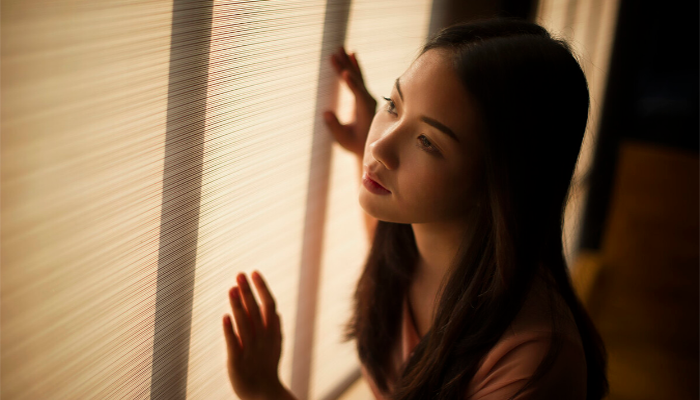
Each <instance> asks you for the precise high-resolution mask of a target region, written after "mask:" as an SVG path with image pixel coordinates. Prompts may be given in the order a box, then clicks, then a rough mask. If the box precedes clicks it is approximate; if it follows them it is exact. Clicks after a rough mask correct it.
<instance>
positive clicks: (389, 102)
mask: <svg viewBox="0 0 700 400" xmlns="http://www.w3.org/2000/svg"><path fill="white" fill-rule="evenodd" d="M382 97H383V98H384V100H386V101H387V104H386V111H387V112H388V113H389V114H394V115H396V105H395V104H394V100H392V99H391V98H390V97H384V96H382Z"/></svg>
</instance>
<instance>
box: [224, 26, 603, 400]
mask: <svg viewBox="0 0 700 400" xmlns="http://www.w3.org/2000/svg"><path fill="white" fill-rule="evenodd" d="M332 63H333V65H334V67H335V69H336V71H337V72H338V73H339V74H341V76H342V77H343V79H344V80H345V82H346V83H347V84H348V85H349V87H350V88H351V89H352V91H353V93H354V95H355V97H356V106H357V107H356V119H355V121H354V122H353V123H352V124H350V125H341V124H340V123H339V122H338V120H337V118H336V117H335V115H334V114H333V113H331V112H328V113H326V118H327V123H328V126H329V128H330V131H331V133H332V134H333V136H334V138H335V140H337V141H338V143H339V144H340V145H341V146H343V147H344V148H345V149H347V150H348V151H351V152H353V153H355V154H356V155H357V156H358V161H359V165H360V168H361V169H362V170H363V177H362V188H361V192H360V196H359V202H360V205H361V206H362V208H363V209H364V210H365V212H366V213H367V220H366V222H367V226H368V232H369V233H370V237H371V240H372V245H371V249H370V252H369V255H368V258H367V262H366V264H365V268H364V271H363V273H362V275H361V277H360V279H359V282H358V285H357V287H356V291H355V296H354V313H353V315H352V316H351V318H350V319H349V322H348V324H347V326H346V331H345V340H346V341H347V340H353V339H354V340H356V343H357V348H358V354H359V358H360V361H361V363H362V372H363V375H364V376H365V378H366V379H367V381H368V383H369V385H370V386H371V388H372V391H373V392H374V394H375V397H376V398H378V399H383V398H385V399H402V400H403V399H473V400H476V399H493V400H495V399H581V400H583V399H601V398H602V397H603V396H604V395H605V394H607V390H608V385H607V379H606V373H605V370H606V356H605V350H604V347H603V343H602V341H601V338H600V336H599V334H598V333H597V331H596V329H595V327H594V326H593V324H592V322H591V320H590V318H589V317H588V315H587V314H586V311H585V310H584V308H583V307H582V305H581V303H580V301H579V300H578V299H577V298H576V296H575V294H574V291H573V289H572V285H571V282H570V278H569V275H568V270H567V265H566V261H565V258H564V256H563V249H562V224H563V213H564V209H565V205H566V200H567V196H568V189H569V185H570V183H571V178H572V174H573V172H574V166H575V164H576V160H577V158H578V154H579V150H580V147H581V142H582V139H583V135H584V131H585V128H586V123H587V119H588V107H589V97H588V88H587V83H586V79H585V76H584V74H583V72H582V70H581V68H580V66H579V65H578V63H577V62H576V59H575V58H574V57H573V55H572V54H571V52H570V50H569V48H568V46H567V45H566V43H564V42H562V41H559V40H556V39H553V38H552V37H550V35H549V34H548V32H547V31H546V30H545V29H543V28H542V27H540V26H538V25H536V24H532V23H528V22H523V21H513V20H490V21H481V22H472V23H462V24H456V25H453V26H450V27H447V28H445V29H443V30H441V31H440V32H438V33H437V34H436V35H434V36H433V37H432V38H431V39H430V40H429V41H428V42H427V43H426V44H425V45H424V46H423V48H422V51H421V53H420V55H419V56H418V57H417V59H416V60H414V62H413V63H412V64H411V65H410V67H409V68H408V69H407V70H406V71H405V72H404V73H403V74H402V75H401V76H399V77H398V79H396V81H395V84H394V86H393V88H392V91H391V93H390V94H389V95H388V96H387V97H385V100H386V102H387V103H386V106H385V107H383V108H382V109H381V110H380V111H379V112H377V113H376V114H375V110H376V105H377V102H376V101H375V100H374V99H373V98H372V96H371V95H370V94H369V93H368V91H367V89H366V88H365V85H364V81H363V77H362V73H361V71H360V67H359V65H358V63H357V59H356V58H355V55H354V54H347V53H345V51H344V49H342V48H341V49H340V50H339V52H338V53H337V54H334V55H333V57H332ZM244 280H245V276H243V281H240V282H241V283H243V282H244ZM254 281H255V282H256V285H257V286H258V291H259V292H260V293H261V299H262V301H263V303H264V304H265V309H266V310H267V311H266V319H265V320H266V321H271V322H270V323H266V322H265V323H264V322H262V318H261V317H260V312H259V311H258V309H257V304H255V300H254V298H253V297H252V293H251V292H250V290H249V289H247V285H243V284H242V285H241V289H242V290H241V293H242V296H243V298H244V301H245V304H246V307H247V305H248V304H250V305H251V307H247V310H248V312H249V314H250V317H246V313H245V312H244V311H243V307H242V306H241V302H240V301H238V302H236V301H233V300H232V306H233V310H234V315H235V316H236V321H237V326H238V327H239V335H240V336H241V342H243V348H245V347H246V346H245V343H246V340H250V343H252V345H251V346H248V347H249V348H253V349H257V350H256V351H257V353H256V352H251V351H250V350H249V353H248V354H249V355H248V357H249V360H248V361H247V362H248V363H249V364H245V365H247V368H243V367H239V368H237V367H236V366H235V365H234V364H236V360H238V362H239V364H238V365H244V364H240V361H241V360H243V359H244V358H243V357H238V356H236V354H234V353H236V352H239V353H241V354H242V352H241V347H239V342H238V340H236V336H235V335H234V333H233V329H232V326H231V322H230V321H229V320H227V319H225V320H224V330H225V333H226V336H227V343H228V344H229V374H230V377H231V381H232V384H233V386H234V390H236V393H238V394H239V396H241V397H242V398H245V397H243V396H249V397H250V398H293V397H292V396H291V394H289V392H288V391H286V390H285V389H284V388H283V387H282V385H281V384H279V380H278V379H277V371H276V369H277V363H278V361H279V348H278V346H277V344H278V337H279V317H278V316H277V314H276V313H275V312H274V300H272V296H271V294H270V293H269V290H267V288H266V287H265V285H264V282H263V281H262V279H261V277H260V276H259V274H257V273H256V274H254ZM232 293H238V292H237V290H236V288H235V287H234V288H233V289H232ZM267 316H269V317H267ZM239 317H240V318H239ZM239 319H240V323H239ZM251 320H252V321H253V322H252V323H251V324H252V325H253V326H254V327H255V329H260V331H259V332H263V333H264V334H265V335H269V337H270V339H267V340H268V342H265V341H264V340H265V339H260V340H259V341H256V340H255V339H254V338H253V339H246V337H244V336H247V337H251V334H250V332H249V329H248V326H250V325H251V324H248V321H251ZM241 327H242V329H241ZM265 335H263V337H266V336H265ZM256 343H271V344H274V345H272V346H271V347H270V348H271V349H272V350H270V351H267V350H265V349H264V345H257V346H258V347H256ZM250 354H254V355H250ZM262 355H264V356H262ZM261 357H262V358H261ZM232 360H233V361H232ZM253 360H255V361H253ZM261 360H268V361H262V362H261ZM250 363H252V364H250ZM255 363H260V365H261V367H260V369H259V370H256V371H258V372H259V373H258V374H256V375H252V373H251V375H248V376H246V375H244V374H245V372H243V371H248V372H250V371H251V369H250V366H251V365H254V364H255ZM263 366H265V367H263ZM237 371H238V372H237ZM262 381H265V382H275V383H274V384H268V385H267V386H268V387H271V388H274V389H270V390H268V391H267V392H265V390H264V389H261V388H262V387H264V386H265V385H264V384H262V383H260V382H262ZM256 387H258V388H257V389H256Z"/></svg>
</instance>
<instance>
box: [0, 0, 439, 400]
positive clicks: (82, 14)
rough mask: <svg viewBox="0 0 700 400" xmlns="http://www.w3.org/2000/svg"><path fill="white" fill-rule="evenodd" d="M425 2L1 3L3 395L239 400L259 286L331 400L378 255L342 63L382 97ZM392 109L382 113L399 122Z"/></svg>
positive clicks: (291, 357)
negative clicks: (336, 61) (345, 59)
mask: <svg viewBox="0 0 700 400" xmlns="http://www.w3.org/2000/svg"><path fill="white" fill-rule="evenodd" d="M429 10H430V4H429V1H427V0H412V1H401V2H399V1H397V0H393V1H389V0H382V1H369V0H363V1H355V2H352V3H350V2H349V1H344V2H341V1H324V0H286V1H282V0H276V1H194V0H190V1H179V0H178V1H174V2H173V1H164V0H148V1H127V0H103V1H99V2H91V1H86V0H81V1H68V0H52V1H50V0H44V1H34V2H21V1H6V2H3V3H2V10H1V14H2V15H1V18H2V20H1V22H2V26H1V28H0V29H2V31H1V33H2V48H1V52H2V53H1V56H2V61H1V63H2V64H1V68H2V69H1V71H2V94H1V96H2V98H1V100H2V109H1V113H2V114H1V117H2V121H1V129H2V135H1V137H0V147H1V154H0V155H1V157H2V160H1V165H0V168H1V182H2V192H1V195H0V196H1V198H0V201H1V205H0V207H1V212H2V226H1V232H0V233H1V235H2V248H1V251H2V253H1V262H2V269H1V271H0V273H1V277H0V278H1V287H0V290H1V299H0V300H1V310H0V311H1V316H0V318H1V321H0V323H1V324H2V334H1V338H0V340H1V342H0V346H1V348H0V353H1V354H0V362H1V369H0V378H1V381H0V386H1V388H0V391H1V393H0V394H1V395H2V397H3V398H8V399H62V398H167V399H178V398H191V399H199V398H207V399H210V398H235V395H234V394H233V391H232V389H231V386H230V383H229V382H228V377H227V372H226V368H225V362H226V347H225V341H224V337H223V332H222V330H221V318H222V316H223V314H225V313H229V314H230V313H231V311H230V306H229V303H228V299H227V290H228V289H229V288H230V287H231V286H233V285H235V284H236V283H235V276H236V274H237V273H238V272H245V273H246V274H247V275H248V276H250V273H251V272H252V271H253V270H259V271H261V272H262V274H263V275H264V276H265V277H266V279H267V281H268V284H269V286H270V287H271V289H272V291H273V295H274V296H275V298H276V299H277V305H278V311H279V313H280V315H281V317H282V328H283V337H284V339H283V353H282V358H281V362H280V377H281V379H282V382H283V383H284V384H285V385H286V386H287V387H290V388H291V389H292V391H293V392H294V393H295V395H297V396H298V397H299V398H319V399H321V398H323V399H325V398H332V397H333V396H335V394H337V393H338V391H339V388H342V386H343V384H344V382H347V381H348V379H351V378H352V377H356V376H359V372H358V360H357V356H356V354H355V348H354V343H344V344H341V343H340V336H341V327H342V324H344V323H345V322H346V320H347V318H348V317H349V316H350V314H349V313H350V304H351V294H352V290H353V289H354V286H355V283H356V280H357V278H358V277H359V273H360V272H361V267H362V264H363V262H364V259H365V256H366V251H367V249H368V244H367V239H366V237H365V234H364V230H363V228H362V214H361V213H362V210H361V208H360V207H359V204H358V203H357V194H358V192H357V191H358V190H359V176H356V175H357V166H356V164H355V162H356V161H355V160H354V158H353V156H351V155H349V154H347V153H346V152H344V150H342V149H340V148H339V146H338V145H337V144H334V143H332V140H331V138H330V134H329V133H328V132H327V131H326V130H325V126H324V125H323V122H322V119H321V112H322V111H323V110H325V109H337V111H338V113H339V115H340V117H341V120H343V119H345V120H347V119H348V118H350V115H351V111H352V106H353V105H352V102H351V96H350V93H349V91H348V90H347V89H346V88H345V87H344V86H339V82H340V81H339V79H338V78H337V77H336V76H335V74H334V72H333V70H332V68H331V65H330V61H329V57H330V54H331V53H332V52H333V51H335V50H336V49H337V47H338V46H339V45H341V44H343V43H345V44H346V48H347V49H348V50H349V51H357V54H358V59H359V61H360V63H361V66H362V67H363V69H364V73H365V80H366V81H367V84H368V87H369V89H370V91H371V92H372V94H373V95H374V96H375V97H376V98H377V99H378V100H380V96H381V95H385V94H387V93H388V92H389V91H390V89H391V85H392V84H393V80H394V79H395V78H396V77H397V76H399V75H400V74H401V73H402V72H403V71H404V70H405V69H406V68H407V67H408V65H409V63H410V61H412V59H413V57H414V56H415V55H416V54H417V51H418V49H419V46H420V44H422V42H423V41H424V40H425V35H426V32H427V28H428V21H429V17H430V15H429ZM381 106H382V103H381V102H380V106H379V107H381Z"/></svg>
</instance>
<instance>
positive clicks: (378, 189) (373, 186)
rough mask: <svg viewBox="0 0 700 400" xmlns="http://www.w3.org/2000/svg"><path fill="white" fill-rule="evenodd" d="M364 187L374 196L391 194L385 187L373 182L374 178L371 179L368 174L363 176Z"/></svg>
mask: <svg viewBox="0 0 700 400" xmlns="http://www.w3.org/2000/svg"><path fill="white" fill-rule="evenodd" d="M362 185H363V186H364V187H365V188H366V189H367V190H369V191H370V192H372V193H374V194H389V193H391V192H390V191H389V190H387V189H386V188H384V186H382V185H380V184H378V183H377V182H375V181H373V180H372V178H370V177H369V176H368V175H367V172H365V174H364V175H363V176H362Z"/></svg>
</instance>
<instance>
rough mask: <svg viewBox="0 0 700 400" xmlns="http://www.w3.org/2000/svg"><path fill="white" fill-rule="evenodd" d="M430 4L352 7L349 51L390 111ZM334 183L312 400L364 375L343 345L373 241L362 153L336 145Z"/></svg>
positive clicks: (348, 98) (344, 96)
mask: <svg viewBox="0 0 700 400" xmlns="http://www.w3.org/2000/svg"><path fill="white" fill-rule="evenodd" d="M430 7H431V1H428V0H411V1H398V0H381V1H377V0H359V1H358V0H356V1H353V2H352V3H351V6H350V13H349V17H348V31H347V36H346V43H345V47H346V50H347V51H348V52H355V53H356V54H357V59H358V62H359V64H360V67H361V68H362V72H363V77H364V80H365V84H366V86H367V88H368V90H369V92H370V93H371V94H372V95H373V96H374V98H375V99H376V100H377V103H378V105H377V112H384V111H383V109H384V105H385V101H384V100H383V99H382V98H381V96H389V94H390V92H391V88H392V86H393V84H394V80H395V79H396V78H397V77H399V76H400V75H401V74H402V73H403V72H404V71H405V70H406V69H407V68H408V67H409V65H410V63H411V62H412V61H413V59H414V58H415V57H416V56H417V54H418V51H419V50H420V46H421V45H422V44H423V43H424V41H425V39H426V35H427V31H428V25H429V22H430ZM337 111H338V113H339V115H338V116H339V118H340V120H341V122H349V121H351V120H352V118H353V112H354V96H353V95H352V94H351V92H350V90H349V89H348V87H347V86H346V85H343V86H342V87H341V91H340V98H339V107H338V110H337ZM332 150H333V153H332V157H331V159H332V165H331V181H330V187H329V199H328V211H327V216H326V227H325V236H324V251H323V260H322V264H321V266H322V267H321V276H320V278H319V281H320V285H319V295H318V310H317V317H316V318H317V323H316V332H315V334H314V337H315V338H316V339H315V341H314V348H313V354H312V356H313V363H312V365H313V367H312V376H311V387H310V388H311V391H310V397H309V398H313V399H325V398H326V396H329V394H330V393H333V389H334V386H335V385H337V384H338V382H337V381H338V377H339V376H351V375H353V374H356V375H357V377H359V376H360V375H359V374H360V373H359V359H358V357H357V351H356V343H355V341H350V342H346V343H341V334H342V328H343V327H344V324H345V323H346V322H347V321H348V320H349V318H350V316H351V312H352V309H351V306H352V295H353V292H354V290H355V286H356V284H357V280H358V279H359V276H360V274H361V272H362V267H364V262H365V260H366V257H367V252H368V250H369V243H368V239H367V235H366V230H365V228H364V220H363V216H362V213H363V211H362V208H361V207H360V206H359V200H358V197H359V191H360V190H363V189H360V185H361V182H360V176H359V171H358V167H357V158H356V156H355V155H353V154H351V153H349V152H347V151H346V150H344V149H343V148H342V147H340V146H339V145H338V144H337V143H334V144H333V147H332Z"/></svg>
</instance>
